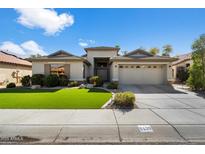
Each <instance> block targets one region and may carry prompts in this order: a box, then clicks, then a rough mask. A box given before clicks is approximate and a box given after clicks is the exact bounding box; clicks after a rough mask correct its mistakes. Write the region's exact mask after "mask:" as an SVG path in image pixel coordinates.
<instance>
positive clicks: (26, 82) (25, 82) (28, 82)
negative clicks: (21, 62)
mask: <svg viewBox="0 0 205 154" xmlns="http://www.w3.org/2000/svg"><path fill="white" fill-rule="evenodd" d="M21 83H22V85H23V86H24V87H29V86H30V85H31V77H30V75H26V76H24V77H22V79H21Z"/></svg>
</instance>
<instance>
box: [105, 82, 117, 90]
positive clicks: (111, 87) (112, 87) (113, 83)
mask: <svg viewBox="0 0 205 154" xmlns="http://www.w3.org/2000/svg"><path fill="white" fill-rule="evenodd" d="M107 88H108V89H117V88H118V82H110V83H108V85H107Z"/></svg>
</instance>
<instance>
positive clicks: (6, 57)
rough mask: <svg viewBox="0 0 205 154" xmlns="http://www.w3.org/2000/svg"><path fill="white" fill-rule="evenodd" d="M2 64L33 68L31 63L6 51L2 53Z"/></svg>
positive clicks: (0, 54)
mask: <svg viewBox="0 0 205 154" xmlns="http://www.w3.org/2000/svg"><path fill="white" fill-rule="evenodd" d="M0 62H2V63H9V64H16V65H24V66H31V63H30V62H29V61H27V60H24V59H22V58H19V57H17V56H15V55H12V54H9V53H6V52H4V51H0Z"/></svg>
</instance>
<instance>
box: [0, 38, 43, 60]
mask: <svg viewBox="0 0 205 154" xmlns="http://www.w3.org/2000/svg"><path fill="white" fill-rule="evenodd" d="M0 50H4V51H7V52H8V53H11V54H14V55H16V56H19V57H23V58H26V57H29V56H30V55H36V54H40V55H46V54H47V53H46V52H45V51H44V50H43V48H42V47H41V46H40V45H38V44H37V43H36V42H35V41H32V40H29V41H26V42H23V43H22V44H16V43H13V42H10V41H5V42H2V43H1V45H0Z"/></svg>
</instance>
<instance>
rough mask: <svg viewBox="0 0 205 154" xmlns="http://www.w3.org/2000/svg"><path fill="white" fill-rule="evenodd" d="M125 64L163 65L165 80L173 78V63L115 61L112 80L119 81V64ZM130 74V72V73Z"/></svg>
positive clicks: (112, 67)
mask: <svg viewBox="0 0 205 154" xmlns="http://www.w3.org/2000/svg"><path fill="white" fill-rule="evenodd" d="M124 64H134V65H135V64H138V65H139V64H144V65H149V64H150V65H163V71H164V77H163V80H164V82H166V81H171V80H173V78H172V75H171V67H170V66H171V63H169V62H113V63H112V65H111V80H112V81H119V65H124ZM128 75H129V74H128Z"/></svg>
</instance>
